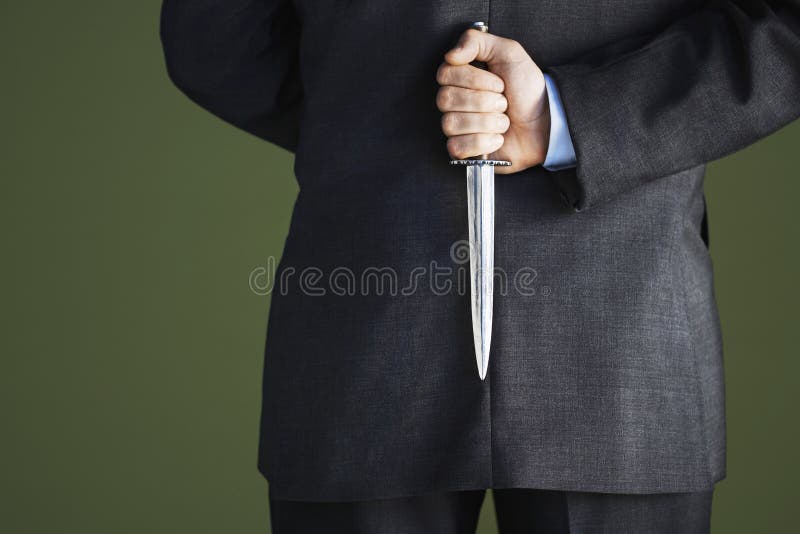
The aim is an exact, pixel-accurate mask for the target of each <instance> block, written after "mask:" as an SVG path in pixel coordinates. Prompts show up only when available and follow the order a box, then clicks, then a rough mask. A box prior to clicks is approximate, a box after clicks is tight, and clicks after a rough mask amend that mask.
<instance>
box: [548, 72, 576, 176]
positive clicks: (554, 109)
mask: <svg viewBox="0 0 800 534" xmlns="http://www.w3.org/2000/svg"><path fill="white" fill-rule="evenodd" d="M544 83H545V89H546V91H547V101H548V104H549V106H550V142H549V144H548V145H547V156H546V157H545V159H544V163H542V167H544V168H545V169H547V170H548V171H560V170H563V169H569V168H572V167H575V165H576V163H577V161H576V159H575V148H574V147H573V146H572V137H571V136H570V133H569V128H567V118H566V116H565V115H564V106H563V105H562V103H561V96H560V95H559V94H558V87H556V83H555V82H554V81H553V78H551V77H550V75H548V74H547V73H545V74H544Z"/></svg>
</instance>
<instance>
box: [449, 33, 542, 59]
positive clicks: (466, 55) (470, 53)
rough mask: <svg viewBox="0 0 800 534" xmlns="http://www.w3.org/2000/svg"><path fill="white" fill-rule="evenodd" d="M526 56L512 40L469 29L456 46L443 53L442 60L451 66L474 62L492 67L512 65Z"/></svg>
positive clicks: (522, 49)
mask: <svg viewBox="0 0 800 534" xmlns="http://www.w3.org/2000/svg"><path fill="white" fill-rule="evenodd" d="M526 55H527V53H526V52H525V50H524V48H523V47H522V45H521V44H520V43H519V42H517V41H515V40H514V39H507V38H505V37H499V36H497V35H493V34H491V33H484V32H481V31H479V30H476V29H473V28H470V29H468V30H467V31H465V32H464V33H462V34H461V37H460V38H459V40H458V43H456V46H455V47H453V48H452V49H450V50H448V51H447V53H445V55H444V59H445V61H446V62H447V63H449V64H451V65H466V64H468V63H470V62H472V61H476V60H477V61H484V62H486V63H488V64H489V65H492V64H493V63H513V62H515V61H519V60H520V59H522V58H524V57H525V56H526Z"/></svg>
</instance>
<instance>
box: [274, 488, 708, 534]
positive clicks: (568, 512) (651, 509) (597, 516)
mask: <svg viewBox="0 0 800 534" xmlns="http://www.w3.org/2000/svg"><path fill="white" fill-rule="evenodd" d="M492 491H493V495H494V502H495V511H496V516H497V527H498V532H499V533H500V534H540V533H541V534H562V533H563V534H567V533H569V534H589V533H614V534H626V533H631V534H634V533H635V534H639V533H643V534H645V533H646V534H673V533H674V534H701V533H708V532H709V531H710V528H711V527H710V524H711V501H712V496H713V492H714V490H713V489H710V490H708V491H702V492H692V493H653V494H615V493H584V492H575V491H555V490H538V489H494V490H492ZM484 495H485V490H470V491H454V492H446V493H429V494H425V495H416V496H409V497H401V498H394V499H379V500H367V501H341V502H310V501H288V500H276V499H273V498H272V496H271V495H270V520H271V524H272V533H273V534H339V533H342V534H344V533H347V534H422V533H434V532H435V533H437V534H474V532H475V529H476V527H477V523H478V516H479V515H480V510H481V505H482V504H483V500H484Z"/></svg>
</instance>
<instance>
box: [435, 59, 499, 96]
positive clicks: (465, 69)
mask: <svg viewBox="0 0 800 534" xmlns="http://www.w3.org/2000/svg"><path fill="white" fill-rule="evenodd" d="M436 81H437V82H439V85H454V86H456V87H464V88H466V89H475V90H477V91H494V92H495V93H502V92H503V91H504V90H505V83H504V82H503V79H502V78H501V77H500V76H498V75H497V74H493V73H491V72H489V71H488V70H483V69H479V68H478V67H475V66H473V65H450V64H449V63H442V64H441V65H439V69H438V70H437V71H436Z"/></svg>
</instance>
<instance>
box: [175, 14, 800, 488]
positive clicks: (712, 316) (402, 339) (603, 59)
mask: <svg viewBox="0 0 800 534" xmlns="http://www.w3.org/2000/svg"><path fill="white" fill-rule="evenodd" d="M234 3H236V2H234ZM238 3H240V4H242V6H240V9H235V8H231V7H230V4H228V5H227V7H225V8H222V7H220V8H214V7H211V8H209V7H202V6H201V7H197V6H193V7H187V6H186V5H179V4H180V3H179V2H176V1H173V2H170V1H167V2H165V11H164V14H165V16H164V21H165V22H164V33H163V35H164V41H165V49H166V50H167V57H168V64H170V66H171V68H170V72H171V74H172V76H173V79H174V80H175V81H176V83H177V84H178V85H179V86H181V87H182V88H183V89H184V90H185V91H187V94H189V96H191V97H192V98H194V99H195V100H196V101H198V103H200V104H201V105H204V106H205V107H207V108H209V109H210V110H211V111H213V112H215V113H217V114H218V115H220V116H222V117H223V118H225V119H226V120H229V121H230V122H232V123H234V124H236V125H237V126H240V127H242V128H244V129H247V130H248V131H251V132H252V133H254V134H256V135H259V136H261V137H263V138H264V139H267V140H269V141H272V142H275V143H277V144H279V145H281V146H283V147H285V148H287V149H289V150H291V151H293V152H295V153H296V162H295V171H296V176H297V180H298V183H299V184H300V193H299V196H298V198H297V202H296V205H295V209H294V214H293V217H292V223H291V227H290V230H289V235H288V236H287V241H286V246H285V249H284V253H283V257H282V259H281V262H280V264H279V267H278V271H277V272H276V276H275V278H276V285H275V290H274V291H273V295H272V305H271V311H270V319H269V330H268V337H267V346H266V358H265V366H264V398H263V400H264V406H263V412H262V432H261V442H260V448H259V468H260V469H261V471H262V473H264V475H265V476H266V477H267V478H268V479H269V481H270V490H271V492H272V493H273V494H274V495H275V496H277V497H280V498H287V499H291V498H298V499H311V500H337V499H360V498H378V497H390V496H396V495H404V494H410V493H412V492H423V491H434V490H436V491H439V490H457V489H471V488H482V487H495V488H503V487H538V488H552V489H567V490H580V491H596V492H610V493H622V492H625V493H652V492H683V491H695V490H700V489H706V488H709V487H711V486H712V485H713V483H714V482H716V481H718V480H720V479H722V478H723V477H724V476H725V415H724V404H725V403H724V380H723V368H722V349H721V337H720V328H719V320H718V317H717V310H716V304H715V301H714V292H713V280H712V268H711V260H710V257H709V254H708V249H707V244H708V243H707V239H704V237H705V236H704V219H705V206H704V199H703V173H704V169H705V167H704V164H705V162H707V161H710V160H711V159H714V158H716V157H719V156H721V155H724V154H726V153H728V152H730V151H732V150H735V149H738V148H741V147H743V146H744V145H746V144H748V143H749V142H752V141H754V140H755V139H757V138H758V137H759V136H763V135H765V134H766V133H768V132H769V131H772V130H774V129H776V128H778V127H779V126H781V125H783V124H785V123H786V122H788V121H789V120H791V119H792V118H795V117H796V116H797V115H798V113H800V103H799V102H797V101H796V95H797V91H798V88H800V80H799V79H798V76H797V74H796V73H795V74H794V75H792V72H794V71H796V70H797V68H798V59H797V58H798V50H800V45H798V42H799V41H798V38H797V35H796V34H795V33H793V31H794V30H793V29H792V28H794V29H795V30H796V26H794V24H796V21H797V18H796V13H797V12H796V11H793V12H791V13H792V16H793V17H795V18H789V13H790V12H788V11H787V12H786V13H784V12H783V11H781V10H780V9H781V8H776V9H775V11H774V12H773V11H768V10H766V9H765V8H764V6H765V5H756V6H755V7H752V6H751V7H750V8H748V10H745V9H741V8H739V7H738V6H736V5H735V4H733V3H727V4H725V3H720V7H718V8H715V9H714V10H712V9H707V10H700V7H699V4H698V3H696V2H691V3H690V2H685V3H682V4H681V3H676V2H667V1H663V2H648V3H642V2H634V1H620V2H590V1H588V0H587V1H585V2H580V3H569V4H565V3H552V2H511V1H495V2H491V3H487V2H472V3H464V2H439V3H432V2H427V1H423V0H414V1H413V2H402V3H380V2H379V3H376V2H371V1H366V0H364V1H360V2H348V3H334V4H331V3H319V2H312V1H311V0H297V1H296V2H294V3H293V4H290V3H288V2H283V3H281V2H272V3H270V4H269V5H270V6H271V7H270V8H269V9H265V8H264V6H263V4H261V3H252V2H242V1H239V2H238ZM218 11H219V12H218ZM222 11H224V13H223V12H222ZM222 15H224V16H227V17H228V19H227V20H228V22H229V24H228V25H227V26H226V27H225V29H224V30H223V29H221V28H219V27H216V26H215V27H214V31H213V32H209V31H208V30H209V28H208V24H210V22H211V21H213V20H217V19H218V18H219V17H220V16H222ZM778 15H782V16H783V17H785V18H779V17H778ZM473 20H487V21H489V24H490V26H491V28H492V32H493V33H496V34H498V35H503V36H505V37H509V38H512V39H516V40H517V41H519V42H520V43H521V44H522V45H523V46H524V47H525V49H526V50H527V51H528V52H529V53H530V54H531V55H532V56H533V57H535V58H536V59H537V62H538V63H539V64H540V65H541V66H542V68H543V69H544V70H546V71H549V72H550V73H551V74H552V75H553V77H554V78H555V80H556V82H557V83H558V85H559V87H560V88H561V91H562V95H563V100H564V106H565V111H566V115H567V119H568V123H569V125H570V129H571V131H572V132H573V137H574V141H575V148H576V154H577V159H578V166H577V168H575V169H570V170H565V171H558V172H550V171H547V170H545V169H543V168H542V167H532V168H529V169H526V170H524V171H521V172H518V173H515V174H512V175H506V176H499V177H498V178H497V182H496V188H497V189H496V196H495V201H496V236H495V267H496V269H497V273H498V277H497V281H496V284H495V298H494V334H493V339H492V358H491V361H490V364H489V371H488V375H487V378H486V380H485V381H480V380H479V379H478V377H477V376H476V373H475V361H474V356H473V346H472V331H471V319H470V302H469V287H467V285H466V284H465V280H467V279H468V276H466V275H467V273H468V267H469V266H468V264H467V261H468V254H465V252H466V250H465V247H466V246H468V243H467V224H466V222H467V213H466V206H467V201H466V188H465V184H464V178H463V169H459V168H454V167H451V166H450V165H449V164H448V163H449V159H450V158H449V156H448V154H447V152H446V150H445V144H444V141H445V138H444V136H443V135H442V134H441V132H440V125H439V122H440V113H439V111H438V110H437V109H436V106H435V101H434V96H435V93H436V89H437V85H436V80H435V79H434V73H435V71H436V67H437V65H438V64H439V63H440V62H441V56H442V54H443V53H444V51H446V50H447V48H448V47H449V46H450V45H451V44H452V42H453V41H454V40H455V39H456V38H457V36H458V35H459V34H460V33H461V32H462V31H463V30H464V28H465V26H466V25H467V24H468V23H469V22H471V21H473ZM787 20H788V21H789V22H786V21H787ZM789 23H791V24H792V26H789ZM202 30H206V31H207V34H210V35H212V36H213V38H206V40H204V41H200V42H199V44H198V45H197V46H195V47H183V46H179V45H178V44H177V43H179V42H182V41H183V40H185V39H186V36H187V35H191V34H194V33H195V32H197V31H202ZM701 30H702V31H701ZM781 51H782V52H781ZM781 54H784V56H783V57H782V56H781ZM232 58H233V59H232ZM787 59H791V61H788V60H787ZM756 60H758V61H756ZM742 65H743V66H742ZM198 72H202V74H198ZM776 80H777V82H775V81H776ZM792 95H794V96H792ZM753 117H758V120H757V121H755V122H754V121H753V120H752V118H753ZM742 119H745V120H746V121H747V122H746V123H745V124H744V125H741V126H739V125H740V124H741V120H742ZM717 122H718V123H719V124H720V125H721V126H722V129H721V130H720V131H718V130H717V128H716V127H715V124H716V123H717Z"/></svg>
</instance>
